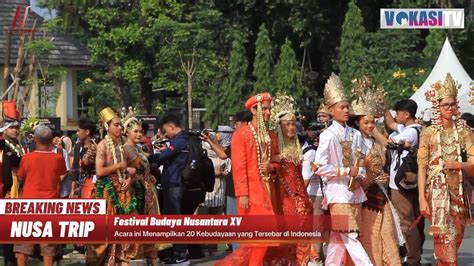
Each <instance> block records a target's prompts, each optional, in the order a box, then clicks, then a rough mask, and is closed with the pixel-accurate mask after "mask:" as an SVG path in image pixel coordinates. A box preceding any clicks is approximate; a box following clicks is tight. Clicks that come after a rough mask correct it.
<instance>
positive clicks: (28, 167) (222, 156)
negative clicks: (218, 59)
mask: <svg viewBox="0 0 474 266" xmlns="http://www.w3.org/2000/svg"><path fill="white" fill-rule="evenodd" d="M443 78H445V80H444V81H443V82H442V81H439V82H437V83H435V84H433V85H432V87H431V89H430V90H429V91H428V92H427V95H426V96H427V100H428V101H430V102H431V103H432V117H431V121H429V122H430V123H429V125H427V124H426V123H422V124H420V123H419V121H418V120H417V119H416V112H417V104H416V102H414V101H412V100H409V99H402V100H400V101H398V102H397V103H396V104H395V105H394V107H393V108H392V109H393V110H394V113H395V115H393V113H392V112H391V111H390V110H388V109H389V108H388V107H387V106H386V105H385V102H384V92H383V90H382V89H381V88H378V87H376V86H373V85H372V83H371V81H370V79H369V78H367V77H363V78H360V79H356V80H354V81H353V88H352V92H353V95H352V99H349V97H348V95H347V94H346V90H345V88H344V87H343V85H342V82H341V80H340V78H339V77H338V76H337V75H335V74H332V75H331V76H330V77H329V79H328V81H327V83H326V85H325V88H324V99H323V103H322V104H321V106H320V107H319V108H318V110H317V112H316V114H315V118H316V119H317V123H314V124H313V125H312V124H310V123H306V122H305V121H303V119H301V117H300V116H298V112H297V106H296V101H295V99H293V98H292V97H291V96H289V95H286V94H279V95H276V96H275V95H274V96H273V97H272V96H271V95H270V94H269V93H259V94H257V95H254V96H252V97H250V98H249V99H248V100H247V101H246V103H245V105H244V106H245V108H246V110H245V111H241V112H238V113H236V114H235V115H234V116H233V124H232V125H230V126H229V125H221V126H219V127H218V128H217V130H215V131H213V130H207V131H203V132H202V133H201V134H199V135H198V136H196V134H190V133H189V132H188V131H187V130H185V129H184V128H183V127H182V126H181V119H180V118H179V117H177V116H175V115H173V114H166V115H165V116H164V117H162V119H161V126H160V127H159V129H158V133H157V134H156V135H155V136H154V137H149V136H148V125H147V124H146V123H143V122H142V121H141V120H140V119H138V118H137V116H136V115H137V114H136V111H135V110H134V109H133V108H129V109H122V113H121V114H120V115H119V114H118V113H117V112H115V111H114V110H113V109H111V108H109V107H106V108H104V109H103V110H102V111H101V112H100V113H99V120H100V125H99V127H97V125H96V123H95V122H94V121H93V119H87V118H83V119H81V120H80V121H79V123H78V129H77V134H76V137H77V141H75V142H74V141H71V139H70V138H69V137H65V136H61V134H58V133H57V132H55V131H53V130H51V129H50V128H49V127H47V126H45V125H41V124H33V125H31V128H30V129H29V132H30V134H32V138H31V137H30V138H28V137H25V138H24V140H25V139H29V140H30V141H27V142H26V143H25V141H24V140H22V138H20V122H19V115H18V112H16V111H15V108H14V107H12V106H10V105H9V106H8V107H7V108H6V107H5V105H4V110H3V116H4V120H3V126H2V127H1V128H0V132H1V133H2V140H1V141H0V153H1V155H0V158H1V159H2V160H1V167H2V172H1V173H2V178H0V180H1V182H2V184H1V185H0V189H1V196H2V197H3V198H36V199H37V198H45V199H54V198H104V199H106V201H107V214H144V215H157V214H164V215H167V214H169V215H173V214H184V215H193V214H211V215H222V214H229V215H235V214H239V215H288V216H298V217H308V216H313V215H328V216H331V217H347V222H346V223H337V222H334V221H335V220H336V219H334V220H333V222H332V223H331V228H330V230H329V231H328V232H323V241H319V242H317V243H294V244H288V243H281V244H279V245H271V246H268V245H264V244H241V245H239V244H238V243H230V244H229V245H228V250H229V251H232V253H230V254H229V255H228V256H227V257H225V258H224V259H222V260H221V261H218V262H217V263H216V264H217V265H323V264H325V265H346V264H349V265H350V264H351V263H352V264H355V265H402V264H403V265H420V264H421V261H422V257H421V255H422V252H423V243H424V237H425V233H424V232H425V229H424V225H425V222H424V219H425V218H426V219H428V220H429V222H430V228H429V232H430V234H432V235H433V239H434V253H435V257H436V259H437V262H438V264H439V265H457V262H458V260H457V256H458V249H459V247H460V244H461V242H462V239H463V233H464V228H465V226H466V225H468V224H469V223H472V216H471V215H472V205H470V203H469V202H470V200H471V198H472V195H473V194H472V192H471V190H470V187H471V184H472V183H474V180H473V178H472V176H474V146H473V145H472V140H473V139H474V135H473V134H472V133H471V132H472V131H473V129H474V117H473V116H472V115H470V114H463V115H462V116H461V114H460V112H459V110H458V108H459V106H458V103H457V90H458V85H457V83H456V81H454V80H453V78H452V77H451V76H450V75H449V74H448V75H447V76H446V77H443ZM99 129H100V130H99ZM98 132H101V134H99V135H101V136H100V138H98V137H97V135H98ZM196 138H198V140H199V145H200V148H202V150H203V151H204V152H205V154H207V157H208V158H209V159H210V161H212V167H213V170H214V173H213V175H212V176H213V180H212V183H211V189H209V188H208V186H209V184H208V183H206V181H205V180H204V179H203V178H199V176H204V175H205V174H204V173H200V175H198V177H197V178H196V177H194V176H193V177H189V174H188V173H187V174H184V172H185V171H187V169H188V168H189V167H191V168H193V164H194V163H196V162H195V160H190V157H191V156H193V153H192V152H191V151H190V150H191V148H190V147H191V146H192V144H195V143H196ZM99 139H100V141H99ZM32 140H33V141H32ZM191 159H193V158H191ZM199 163H200V162H199ZM190 165H191V166H190ZM191 175H192V174H191ZM302 219H303V218H302ZM170 246H171V245H169V244H166V245H164V244H160V245H158V244H157V245H155V244H139V243H123V244H108V243H106V244H97V245H80V244H77V245H75V249H76V252H82V253H85V261H86V263H87V264H88V265H116V264H121V265H127V264H129V263H130V261H132V260H134V259H140V258H143V259H145V260H146V261H147V263H148V264H149V265H158V261H159V253H160V252H159V251H160V250H165V248H167V250H168V251H170V252H168V253H169V255H168V256H166V257H164V258H163V256H160V257H161V259H162V262H163V263H165V264H183V265H184V264H189V260H192V259H201V258H204V257H205V255H206V253H209V254H211V255H212V253H214V252H216V251H217V245H198V244H172V246H171V248H169V247H170ZM35 247H37V245H36V246H35V245H33V244H15V245H3V254H4V258H5V265H27V261H28V256H42V257H43V261H44V264H45V265H52V264H53V262H54V261H61V254H62V253H61V246H60V245H55V244H41V245H39V249H37V248H36V249H35Z"/></svg>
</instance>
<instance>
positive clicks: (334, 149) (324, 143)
mask: <svg viewBox="0 0 474 266" xmlns="http://www.w3.org/2000/svg"><path fill="white" fill-rule="evenodd" d="M356 132H357V131H356V130H355V129H353V128H351V127H349V126H345V127H344V126H342V125H341V124H339V123H338V122H336V121H333V123H332V125H331V126H330V127H328V128H327V129H326V130H324V131H323V132H322V133H321V135H320V137H319V147H318V150H317V151H316V158H315V163H316V164H317V165H319V166H320V167H319V169H318V170H317V171H316V174H317V175H319V176H321V177H322V178H323V181H325V182H327V188H326V191H325V198H324V200H323V206H327V204H330V203H349V204H358V203H362V202H364V201H366V200H367V197H366V196H365V193H364V190H363V189H362V187H359V188H358V189H356V190H355V191H354V192H351V191H349V190H348V183H349V180H350V177H349V175H348V171H339V174H338V173H337V171H336V169H337V168H339V169H340V168H341V167H343V164H342V161H343V155H342V146H341V144H340V142H341V141H343V140H344V141H349V140H350V141H352V150H355V148H356V147H357V146H358V143H357V142H356V139H355V138H354V136H355V133H356ZM359 169H360V170H365V169H361V168H359ZM363 172H365V171H359V173H360V174H362V173H363Z"/></svg>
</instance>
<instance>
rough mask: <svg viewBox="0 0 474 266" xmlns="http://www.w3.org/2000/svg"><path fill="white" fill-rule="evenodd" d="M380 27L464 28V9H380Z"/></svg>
mask: <svg viewBox="0 0 474 266" xmlns="http://www.w3.org/2000/svg"><path fill="white" fill-rule="evenodd" d="M380 28H382V29H464V9H462V8H452V9H434V8H424V9H419V8H417V9H399V8H382V9H380Z"/></svg>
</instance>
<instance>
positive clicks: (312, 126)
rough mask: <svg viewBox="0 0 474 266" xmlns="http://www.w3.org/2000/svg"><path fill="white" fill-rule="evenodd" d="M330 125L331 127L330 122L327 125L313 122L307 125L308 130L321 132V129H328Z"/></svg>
mask: <svg viewBox="0 0 474 266" xmlns="http://www.w3.org/2000/svg"><path fill="white" fill-rule="evenodd" d="M330 125H331V121H329V122H328V123H324V122H319V121H313V122H310V123H309V125H308V129H310V130H312V131H321V130H323V129H326V128H328V127H329V126H330Z"/></svg>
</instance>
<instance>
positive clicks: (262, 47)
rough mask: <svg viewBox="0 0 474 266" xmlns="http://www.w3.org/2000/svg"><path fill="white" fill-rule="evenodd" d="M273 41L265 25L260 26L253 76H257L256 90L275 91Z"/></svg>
mask: <svg viewBox="0 0 474 266" xmlns="http://www.w3.org/2000/svg"><path fill="white" fill-rule="evenodd" d="M272 50H273V49H272V43H271V41H270V37H269V36H268V31H267V28H266V27H265V25H263V24H262V26H260V31H259V32H258V36H257V41H256V42H255V61H254V64H253V76H254V77H255V85H254V92H262V91H268V92H270V93H273V92H275V88H274V87H273V78H272V77H273V75H272V61H273V58H272V56H273V52H272Z"/></svg>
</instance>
